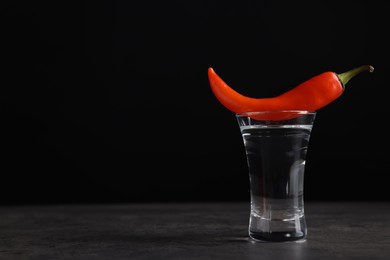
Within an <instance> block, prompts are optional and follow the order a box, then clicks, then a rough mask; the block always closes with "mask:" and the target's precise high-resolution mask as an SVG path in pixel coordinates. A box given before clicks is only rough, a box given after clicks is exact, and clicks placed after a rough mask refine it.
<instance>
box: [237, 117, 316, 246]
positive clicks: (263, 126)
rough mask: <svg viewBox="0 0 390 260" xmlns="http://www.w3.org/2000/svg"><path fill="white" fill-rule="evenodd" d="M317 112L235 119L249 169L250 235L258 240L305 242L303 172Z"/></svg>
mask: <svg viewBox="0 0 390 260" xmlns="http://www.w3.org/2000/svg"><path fill="white" fill-rule="evenodd" d="M315 115H316V113H315V112H310V111H291V110H289V111H287V110H286V111H266V112H248V113H243V114H236V118H237V121H238V124H239V126H240V132H241V135H242V138H243V142H244V147H245V152H246V158H247V163H248V170H249V182H250V200H251V202H250V207H251V211H250V219H249V236H250V237H251V238H252V239H253V240H257V241H275V242H276V241H281V242H282V241H296V240H305V239H306V235H307V227H306V220H305V213H304V198H303V187H304V185H303V184H304V172H305V163H306V154H307V150H308V145H309V139H310V134H311V131H312V127H313V123H314V119H315Z"/></svg>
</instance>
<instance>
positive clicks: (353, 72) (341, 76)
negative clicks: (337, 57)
mask: <svg viewBox="0 0 390 260" xmlns="http://www.w3.org/2000/svg"><path fill="white" fill-rule="evenodd" d="M362 71H369V72H373V71H374V67H373V66H371V65H362V66H360V67H357V68H354V69H351V70H349V71H347V72H344V73H341V74H337V76H338V77H339V80H340V82H341V83H342V85H343V89H344V88H345V85H346V84H347V83H348V81H350V80H351V79H352V78H353V77H355V76H356V75H357V74H359V73H360V72H362Z"/></svg>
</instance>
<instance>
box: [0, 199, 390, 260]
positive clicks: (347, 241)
mask: <svg viewBox="0 0 390 260" xmlns="http://www.w3.org/2000/svg"><path fill="white" fill-rule="evenodd" d="M305 209H306V219H307V225H308V237H307V239H306V240H305V241H304V242H299V243H298V242H284V243H259V242H253V241H251V240H250V239H248V236H247V226H248V217H249V205H248V203H241V202H240V203H238V202H237V203H225V202H223V203H160V204H158V203H155V204H153V203H143V204H141V203H133V204H112V205H109V204H104V205H102V204H97V205H96V204H95V205H80V204H79V205H39V206H37V205H35V206H20V205H19V206H0V259H1V260H3V259H6V260H8V259H9V260H13V259H80V260H81V259H83V260H89V259H91V260H92V259H94V260H98V259H189V260H191V259H225V260H228V259H240V260H243V259H258V260H261V259H289V260H293V259H316V260H321V259H361V260H371V259H373V260H375V259H378V260H379V259H381V260H384V259H386V260H388V259H390V203H388V202H375V203H374V202H362V203H358V202H348V203H342V202H338V203H334V202H328V203H322V202H321V203H320V202H316V203H314V202H312V203H309V202H306V204H305Z"/></svg>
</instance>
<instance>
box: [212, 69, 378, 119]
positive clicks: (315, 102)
mask: <svg viewBox="0 0 390 260" xmlns="http://www.w3.org/2000/svg"><path fill="white" fill-rule="evenodd" d="M362 71H369V72H373V71H374V67H372V66H371V65H362V66H360V67H357V68H355V69H352V70H349V71H347V72H344V73H341V74H336V73H335V72H329V71H328V72H324V73H321V74H319V75H317V76H314V77H312V78H311V79H309V80H307V81H305V82H303V83H301V84H299V85H298V86H296V87H295V88H293V89H291V90H289V91H287V92H285V93H283V94H281V95H279V96H276V97H269V98H251V97H247V96H244V95H242V94H240V93H238V92H237V91H235V90H234V89H232V88H231V87H229V86H228V85H227V84H226V83H225V82H224V81H223V80H222V79H221V78H220V77H219V76H218V75H217V74H216V72H215V71H214V69H213V68H211V67H210V68H209V69H208V78H209V82H210V86H211V89H212V91H213V93H214V95H215V96H216V97H217V99H218V100H219V101H220V102H221V103H222V105H224V106H225V107H226V108H227V109H229V110H230V111H232V112H234V113H243V112H256V111H269V110H273V111H275V110H307V111H316V110H318V109H320V108H322V107H324V106H326V105H328V104H329V103H331V102H332V101H334V100H336V99H337V98H338V97H339V96H341V94H342V93H343V92H344V89H345V85H346V84H347V82H348V81H349V80H350V79H352V78H353V77H354V76H356V75H357V74H359V73H360V72H362Z"/></svg>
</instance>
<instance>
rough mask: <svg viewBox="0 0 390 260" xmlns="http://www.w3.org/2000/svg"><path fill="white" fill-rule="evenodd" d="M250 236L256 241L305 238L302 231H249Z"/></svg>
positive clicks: (281, 240)
mask: <svg viewBox="0 0 390 260" xmlns="http://www.w3.org/2000/svg"><path fill="white" fill-rule="evenodd" d="M249 236H250V238H252V239H253V240H256V241H268V242H284V241H286V242H287V241H297V240H303V239H305V237H306V235H305V234H304V233H302V232H272V233H269V232H249Z"/></svg>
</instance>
